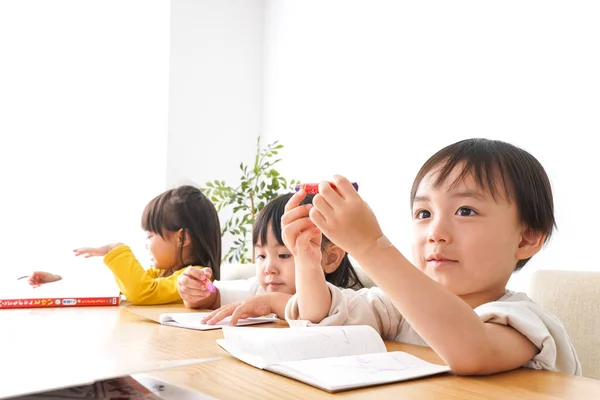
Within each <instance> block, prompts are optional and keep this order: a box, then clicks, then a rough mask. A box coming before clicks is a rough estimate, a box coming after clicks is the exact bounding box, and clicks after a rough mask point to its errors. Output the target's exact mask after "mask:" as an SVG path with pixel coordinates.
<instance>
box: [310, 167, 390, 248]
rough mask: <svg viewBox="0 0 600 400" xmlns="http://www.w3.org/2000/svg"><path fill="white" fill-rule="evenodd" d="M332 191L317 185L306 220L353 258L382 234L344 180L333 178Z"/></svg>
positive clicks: (337, 176) (356, 193)
mask: <svg viewBox="0 0 600 400" xmlns="http://www.w3.org/2000/svg"><path fill="white" fill-rule="evenodd" d="M333 183H334V184H335V186H336V189H334V188H333V187H332V186H331V185H330V184H329V182H321V183H320V184H319V194H317V195H316V196H315V197H314V199H313V205H314V207H313V208H312V210H310V219H311V220H312V221H313V223H314V224H315V225H316V226H317V227H318V228H319V229H320V230H321V231H322V232H323V233H324V234H325V236H327V237H328V238H329V239H330V240H331V241H332V242H333V243H335V244H336V245H338V246H339V247H341V248H342V249H344V250H345V251H347V252H348V253H350V254H351V255H352V256H353V257H355V258H357V256H358V257H360V256H362V255H363V254H367V253H368V252H369V250H371V249H372V248H373V247H374V246H376V245H377V239H379V238H380V237H381V236H382V231H381V228H380V226H379V223H378V222H377V218H376V217H375V214H373V211H372V210H371V208H370V207H369V205H368V204H367V203H366V202H365V201H364V200H363V199H362V198H361V197H360V195H359V194H358V192H357V191H356V189H354V187H353V186H352V184H351V183H350V181H348V179H346V178H344V177H343V176H340V175H336V176H335V177H334V179H333Z"/></svg>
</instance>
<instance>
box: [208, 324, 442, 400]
mask: <svg viewBox="0 0 600 400" xmlns="http://www.w3.org/2000/svg"><path fill="white" fill-rule="evenodd" d="M217 343H218V344H219V346H221V347H222V348H223V349H224V350H226V351H227V352H229V353H230V354H231V355H233V356H234V357H236V358H238V359H239V360H241V361H244V362H246V363H248V364H250V365H252V366H254V367H257V368H261V369H264V370H267V371H271V372H275V373H278V374H281V375H284V376H287V377H289V378H292V379H296V380H298V381H301V382H304V383H307V384H309V385H312V386H315V387H318V388H320V389H323V390H326V391H328V392H338V391H342V390H349V389H356V388H362V387H368V386H374V385H381V384H386V383H392V382H400V381H405V380H410V379H416V378H421V377H425V376H429V375H435V374H440V373H444V372H448V371H449V370H450V368H449V367H448V366H446V365H436V364H432V363H429V362H427V361H425V360H422V359H420V358H418V357H415V356H413V355H411V354H408V353H405V352H401V351H393V352H388V351H387V349H386V347H385V343H384V342H383V340H382V339H381V336H379V334H378V333H377V331H375V329H373V328H372V327H370V326H366V325H355V326H324V327H306V328H281V329H270V328H244V327H223V339H218V340H217Z"/></svg>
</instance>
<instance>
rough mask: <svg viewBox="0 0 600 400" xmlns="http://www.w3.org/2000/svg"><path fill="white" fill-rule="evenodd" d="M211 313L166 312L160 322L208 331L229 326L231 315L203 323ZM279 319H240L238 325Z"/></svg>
mask: <svg viewBox="0 0 600 400" xmlns="http://www.w3.org/2000/svg"><path fill="white" fill-rule="evenodd" d="M208 314H210V312H194V313H166V314H161V315H160V317H159V319H158V322H160V323H161V324H163V325H169V326H177V327H179V328H187V329H197V330H199V331H207V330H210V329H221V328H223V327H224V326H229V324H230V323H231V317H227V318H224V319H223V320H221V321H220V322H218V323H216V324H215V325H207V324H203V323H201V322H200V321H201V320H202V318H204V317H205V316H207V315H208ZM274 321H277V319H275V318H272V317H261V318H247V319H240V320H238V323H237V326H243V325H254V324H265V323H267V322H274Z"/></svg>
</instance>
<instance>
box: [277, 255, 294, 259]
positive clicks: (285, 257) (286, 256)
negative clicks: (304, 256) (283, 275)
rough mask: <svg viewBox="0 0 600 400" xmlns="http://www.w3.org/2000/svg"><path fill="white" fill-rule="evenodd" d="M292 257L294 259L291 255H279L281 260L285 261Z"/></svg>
mask: <svg viewBox="0 0 600 400" xmlns="http://www.w3.org/2000/svg"><path fill="white" fill-rule="evenodd" d="M290 257H292V255H291V254H280V255H279V258H282V259H284V260H287V259H288V258H290Z"/></svg>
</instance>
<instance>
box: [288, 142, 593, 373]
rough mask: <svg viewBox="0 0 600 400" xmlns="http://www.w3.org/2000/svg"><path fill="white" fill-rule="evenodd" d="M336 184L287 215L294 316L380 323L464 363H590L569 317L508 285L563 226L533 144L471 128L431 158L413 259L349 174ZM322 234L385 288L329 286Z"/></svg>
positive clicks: (469, 368)
mask: <svg viewBox="0 0 600 400" xmlns="http://www.w3.org/2000/svg"><path fill="white" fill-rule="evenodd" d="M333 184H334V185H332V184H330V183H329V182H322V183H321V184H320V185H319V194H318V195H317V196H315V198H314V200H313V203H312V204H309V205H300V201H301V200H302V198H303V196H304V193H303V192H302V191H300V192H298V193H297V194H296V195H295V196H294V197H293V198H292V199H291V200H290V201H289V203H288V204H287V207H286V213H285V214H284V216H283V218H282V231H283V240H284V242H285V244H286V245H287V247H288V248H289V249H290V251H291V252H292V254H293V255H294V258H295V260H296V295H295V296H294V297H292V299H290V301H289V302H288V304H287V307H286V318H287V319H288V321H289V322H290V324H300V325H312V324H328V325H349V324H367V325H371V326H373V327H374V328H375V329H377V330H378V331H379V332H380V334H381V335H382V336H383V337H384V338H385V339H390V340H398V341H403V342H408V343H414V344H421V345H429V346H431V348H432V349H433V350H435V352H436V353H437V354H438V355H439V356H440V357H441V358H442V359H443V360H444V361H445V362H446V363H447V364H448V365H449V366H450V368H451V369H452V371H453V372H455V373H457V374H464V375H473V374H492V373H496V372H501V371H506V370H510V369H514V368H518V367H521V366H525V367H529V368H536V369H549V370H554V371H559V372H564V373H569V374H575V375H580V374H581V365H580V363H579V361H578V359H577V355H576V353H575V350H574V348H573V346H572V344H571V341H570V339H569V337H568V335H567V333H566V331H565V329H564V327H563V325H562V324H561V323H560V321H559V320H558V319H557V318H556V317H554V316H553V315H551V314H550V313H548V312H546V311H544V310H543V309H541V308H540V307H539V306H538V305H536V304H535V303H533V302H532V301H531V300H530V299H529V298H528V297H527V296H526V295H525V294H523V293H513V292H510V291H507V290H506V284H507V282H508V280H509V278H510V276H511V274H512V273H513V271H516V270H519V269H521V268H522V267H523V266H524V265H525V264H526V263H527V261H529V259H531V257H532V256H533V255H535V254H536V253H537V252H538V251H539V250H540V249H541V247H542V246H543V244H544V243H545V242H546V241H547V240H548V238H549V237H550V235H551V233H552V230H553V228H554V226H555V220H554V207H553V199H552V191H551V187H550V182H549V179H548V176H547V175H546V173H545V171H544V169H543V167H542V165H541V164H540V163H539V162H538V161H537V159H535V158H534V157H533V156H532V155H531V154H529V153H528V152H526V151H524V150H522V149H520V148H518V147H516V146H513V145H511V144H508V143H505V142H501V141H493V140H486V139H468V140H463V141H460V142H457V143H454V144H452V145H449V146H447V147H445V148H444V149H442V150H440V151H439V152H437V153H436V154H434V155H433V156H432V157H431V158H430V159H429V160H428V161H426V162H425V164H424V165H423V167H422V168H421V170H420V171H419V173H418V174H417V177H416V178H415V181H414V183H413V187H412V190H411V196H410V204H411V206H412V215H413V238H414V242H413V246H412V252H413V262H414V264H413V263H411V262H409V261H408V260H407V259H406V258H405V257H404V255H403V254H402V253H401V252H400V251H399V250H398V249H396V248H395V247H394V246H393V245H392V244H391V243H390V242H389V240H387V238H386V237H385V236H384V235H383V233H382V231H381V228H380V226H379V223H378V222H377V219H376V217H375V215H374V214H373V212H372V211H371V209H370V208H369V206H368V205H367V204H366V203H365V202H364V201H363V200H362V199H361V197H360V196H359V194H358V193H357V192H356V190H354V188H353V187H352V185H351V184H350V182H349V181H348V180H347V179H345V178H344V177H341V176H336V177H335V178H334V180H333ZM307 216H308V217H309V218H306V217H307ZM321 233H323V234H325V235H327V237H329V238H330V239H331V240H332V241H333V242H334V243H336V244H337V245H338V246H340V247H341V248H342V249H344V250H346V251H347V252H348V253H349V254H350V255H351V256H352V257H353V258H354V259H355V260H356V261H357V262H358V263H359V264H360V265H361V266H362V267H363V269H364V270H365V271H366V272H367V273H368V274H369V276H370V277H371V278H372V279H373V281H374V282H375V283H376V284H377V285H378V287H377V288H372V289H362V290H360V291H358V292H354V291H347V290H342V289H338V288H336V287H334V286H332V285H328V284H327V283H326V282H325V279H324V278H323V273H322V270H321V269H320V268H319V262H320V258H319V257H320V252H318V251H317V250H318V246H319V240H320V237H321ZM294 320H300V321H294Z"/></svg>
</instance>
